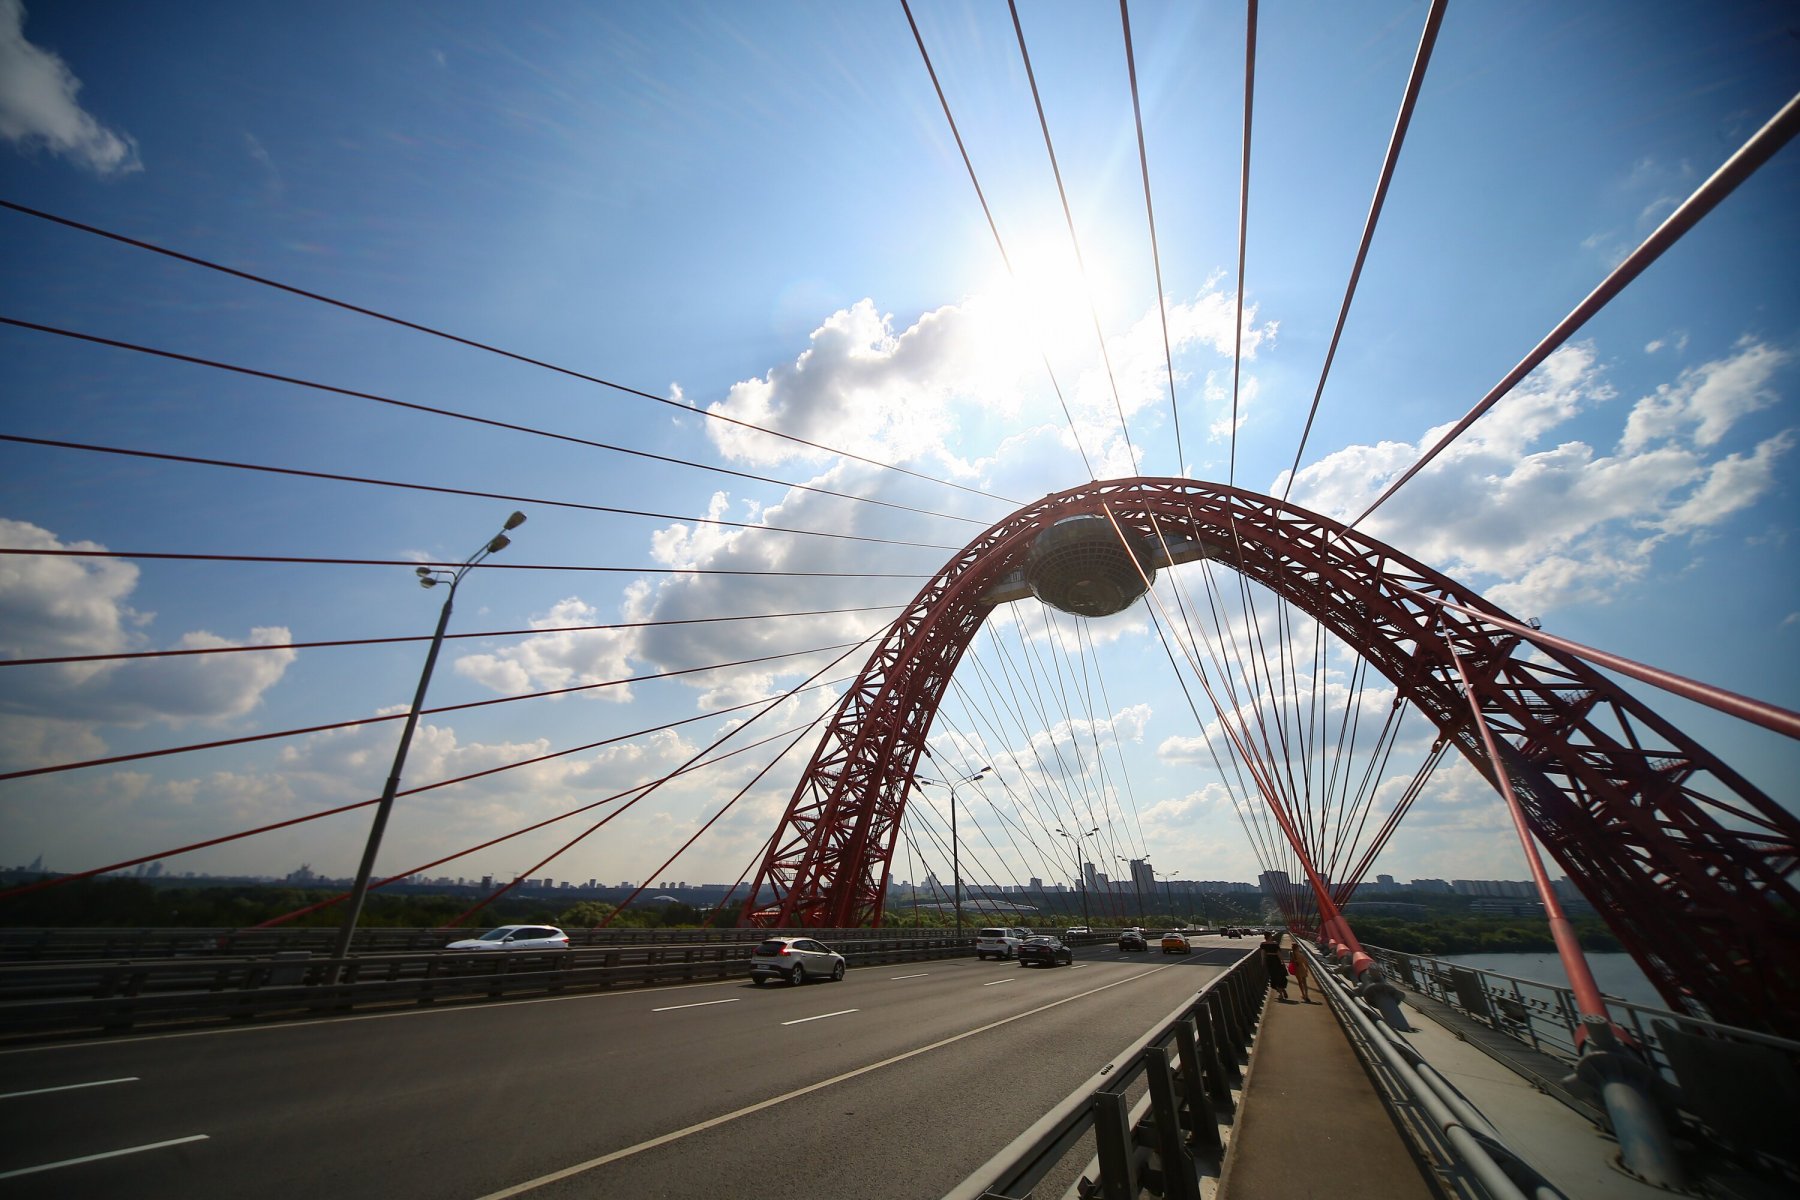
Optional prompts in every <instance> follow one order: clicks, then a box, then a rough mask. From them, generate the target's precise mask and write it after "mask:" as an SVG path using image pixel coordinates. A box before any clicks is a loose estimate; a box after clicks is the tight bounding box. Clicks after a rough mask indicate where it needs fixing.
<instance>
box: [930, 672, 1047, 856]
mask: <svg viewBox="0 0 1800 1200" xmlns="http://www.w3.org/2000/svg"><path fill="white" fill-rule="evenodd" d="M970 666H971V667H972V668H973V669H974V677H975V679H976V681H977V682H978V683H980V684H981V686H982V687H983V689H984V690H987V691H988V692H989V694H990V696H991V694H992V681H991V679H990V678H989V677H988V675H987V673H986V672H985V671H984V670H983V669H982V665H981V661H980V659H979V658H971V660H970ZM950 683H951V687H952V688H953V689H954V690H955V694H956V696H957V698H958V699H959V700H960V701H961V702H962V704H963V708H964V710H965V711H969V712H972V711H973V710H972V706H971V704H970V702H969V696H968V689H967V688H966V687H965V686H964V685H963V683H962V681H961V680H959V679H955V678H953V679H951V681H950ZM1021 726H1023V723H1022V722H1021ZM988 728H989V731H990V733H992V734H993V736H994V741H995V744H996V745H997V746H1003V745H1005V744H1006V738H1005V737H1004V736H1003V735H1002V734H1001V732H1000V731H999V729H998V728H997V727H996V724H995V723H994V722H993V721H992V718H991V716H990V718H989V725H988ZM990 759H991V761H992V762H994V763H996V764H998V763H1002V762H1004V763H1006V764H1007V765H1008V766H1010V767H1011V770H1010V771H1002V772H1001V773H1000V776H999V781H1000V787H1001V790H1002V791H1003V792H1004V793H1005V795H1006V798H1007V802H1008V803H1009V804H1011V805H1012V806H1013V809H1014V811H1015V812H1017V813H1018V814H1019V815H1020V816H1021V817H1024V818H1026V819H1028V820H1030V821H1032V822H1034V823H1035V824H1036V825H1037V828H1038V831H1039V833H1040V835H1042V836H1040V837H1033V836H1032V834H1031V833H1030V832H1029V831H1027V830H1025V829H1024V828H1023V827H1022V826H1019V825H1018V824H1017V822H1013V821H1009V824H1012V825H1013V826H1014V827H1015V828H1017V829H1018V830H1019V832H1020V833H1021V834H1023V835H1024V836H1025V837H1026V839H1027V840H1028V841H1031V842H1032V843H1033V844H1034V845H1037V844H1042V843H1043V839H1044V838H1045V837H1048V836H1050V833H1051V831H1052V830H1054V829H1055V828H1056V824H1057V822H1056V821H1055V820H1054V819H1051V818H1047V817H1046V816H1045V814H1044V805H1045V803H1046V802H1044V801H1041V800H1040V797H1039V796H1038V782H1037V780H1036V779H1035V778H1034V776H1033V773H1032V772H1030V771H1021V770H1020V769H1019V762H1018V758H1017V756H1016V755H1015V754H1013V753H1012V752H1010V751H1006V752H996V753H994V754H993V755H991V756H990ZM1015 783H1017V784H1018V785H1019V790H1020V795H1018V796H1015V795H1014V793H1013V785H1014V784H1015ZM996 811H999V810H998V809H997V810H996ZM1041 861H1042V862H1043V863H1044V865H1045V866H1049V865H1050V862H1049V860H1047V859H1046V860H1041Z"/></svg>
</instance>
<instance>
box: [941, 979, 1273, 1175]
mask: <svg viewBox="0 0 1800 1200" xmlns="http://www.w3.org/2000/svg"><path fill="white" fill-rule="evenodd" d="M1212 953H1218V954H1222V955H1230V956H1232V957H1233V958H1235V959H1236V961H1235V963H1234V965H1232V966H1231V967H1230V968H1229V969H1228V970H1226V971H1224V972H1223V973H1221V974H1219V975H1216V976H1214V977H1213V978H1212V979H1211V980H1209V981H1208V982H1207V983H1206V985H1205V987H1203V988H1202V989H1201V990H1200V992H1199V994H1198V995H1196V996H1195V997H1194V998H1193V999H1192V1000H1189V1001H1185V1002H1184V1003H1183V1004H1182V1005H1181V1007H1179V1008H1177V1009H1175V1010H1174V1011H1173V1012H1171V1013H1170V1014H1169V1015H1168V1016H1167V1017H1165V1018H1164V1019H1163V1020H1162V1021H1161V1022H1159V1023H1158V1024H1157V1026H1156V1027H1155V1028H1154V1029H1152V1030H1151V1031H1150V1032H1149V1033H1147V1034H1145V1035H1144V1036H1143V1037H1141V1038H1139V1039H1138V1040H1137V1041H1136V1042H1134V1043H1132V1045H1131V1046H1130V1047H1128V1048H1127V1049H1126V1050H1125V1051H1124V1053H1122V1054H1120V1055H1119V1056H1117V1057H1115V1058H1114V1059H1113V1060H1112V1061H1111V1062H1110V1063H1108V1064H1107V1065H1106V1066H1104V1067H1102V1068H1101V1069H1100V1071H1099V1072H1098V1073H1097V1074H1095V1075H1094V1076H1093V1077H1092V1078H1091V1079H1089V1080H1088V1081H1087V1082H1086V1083H1084V1084H1082V1085H1081V1086H1080V1087H1078V1088H1076V1089H1075V1091H1073V1092H1071V1093H1070V1094H1069V1096H1068V1097H1067V1098H1066V1099H1065V1100H1063V1102H1062V1103H1061V1104H1058V1105H1057V1106H1056V1107H1055V1108H1054V1109H1052V1110H1051V1111H1050V1112H1049V1113H1047V1114H1046V1115H1045V1116H1044V1117H1043V1118H1042V1119H1040V1120H1039V1121H1038V1122H1037V1123H1036V1124H1034V1125H1032V1127H1031V1128H1030V1129H1027V1130H1026V1131H1025V1132H1024V1133H1022V1134H1020V1135H1019V1136H1018V1137H1017V1138H1015V1139H1014V1140H1013V1142H1012V1143H1011V1144H1010V1145H1008V1146H1007V1147H1006V1148H1005V1149H1004V1150H1002V1151H1000V1153H998V1154H996V1155H995V1156H994V1157H993V1158H991V1159H989V1160H988V1161H987V1162H986V1163H984V1164H983V1165H982V1166H981V1167H980V1168H978V1169H977V1170H976V1171H975V1172H974V1174H972V1175H970V1176H969V1177H968V1178H967V1179H965V1180H963V1182H962V1183H961V1184H959V1185H957V1186H956V1187H955V1188H952V1189H951V1190H950V1191H949V1192H948V1193H947V1194H946V1195H945V1198H944V1200H1028V1198H1029V1197H1031V1196H1032V1195H1033V1194H1034V1189H1035V1188H1037V1187H1038V1185H1039V1184H1040V1183H1042V1182H1043V1181H1044V1179H1045V1178H1046V1177H1048V1176H1049V1175H1051V1174H1052V1173H1053V1172H1056V1171H1057V1170H1058V1168H1059V1167H1061V1166H1062V1165H1063V1162H1064V1160H1065V1159H1066V1158H1067V1157H1068V1156H1069V1155H1071V1154H1073V1153H1075V1152H1076V1151H1077V1150H1078V1149H1080V1148H1082V1147H1083V1146H1084V1145H1085V1144H1086V1141H1087V1139H1088V1138H1089V1136H1090V1135H1091V1136H1092V1138H1093V1141H1094V1146H1095V1149H1096V1152H1095V1153H1094V1154H1093V1156H1092V1158H1091V1159H1090V1161H1089V1162H1088V1164H1087V1166H1086V1168H1085V1170H1083V1172H1082V1174H1081V1181H1080V1182H1079V1183H1078V1184H1076V1185H1075V1188H1074V1189H1072V1192H1073V1193H1074V1194H1079V1195H1082V1196H1100V1197H1106V1200H1128V1198H1130V1197H1135V1196H1138V1195H1140V1194H1142V1193H1144V1192H1148V1193H1149V1194H1151V1195H1153V1196H1163V1197H1179V1198H1181V1200H1199V1197H1200V1180H1201V1178H1202V1177H1203V1176H1214V1177H1216V1176H1217V1174H1218V1172H1219V1167H1220V1164H1221V1162H1222V1160H1223V1158H1224V1154H1225V1143H1224V1139H1223V1137H1222V1136H1221V1134H1220V1123H1221V1121H1222V1120H1225V1119H1227V1118H1229V1116H1230V1114H1231V1113H1232V1112H1233V1111H1234V1110H1235V1108H1236V1099H1235V1098H1234V1096H1233V1089H1234V1088H1237V1087H1240V1086H1241V1085H1242V1083H1243V1068H1244V1065H1245V1064H1246V1063H1247V1062H1248V1061H1249V1054H1248V1048H1249V1045H1250V1041H1251V1038H1252V1036H1253V1035H1254V1033H1255V1030H1256V1026H1257V1022H1258V1021H1259V1020H1260V1019H1261V1016H1262V1011H1263V1003H1264V1001H1265V999H1266V998H1267V995H1268V988H1267V986H1266V984H1267V980H1266V977H1265V976H1264V974H1263V969H1262V964H1261V963H1260V962H1258V961H1257V956H1256V955H1255V954H1242V952H1240V951H1238V950H1236V949H1235V948H1234V949H1231V950H1218V951H1213V952H1212ZM1240 954H1241V957H1240ZM1140 1081H1141V1082H1143V1083H1144V1084H1146V1085H1147V1086H1146V1087H1145V1090H1144V1093H1143V1095H1142V1096H1141V1097H1140V1098H1139V1099H1138V1100H1137V1102H1136V1103H1135V1104H1134V1103H1132V1101H1131V1099H1130V1095H1129V1093H1130V1092H1131V1091H1133V1090H1134V1085H1136V1084H1138V1083H1139V1082H1140Z"/></svg>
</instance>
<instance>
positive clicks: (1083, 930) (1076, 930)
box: [1063, 925, 1094, 938]
mask: <svg viewBox="0 0 1800 1200" xmlns="http://www.w3.org/2000/svg"><path fill="white" fill-rule="evenodd" d="M1093 932H1094V931H1093V930H1092V929H1091V928H1089V927H1088V926H1086V925H1071V926H1069V927H1068V928H1067V929H1065V930H1063V936H1064V937H1066V938H1072V937H1088V936H1090V935H1092V933H1093Z"/></svg>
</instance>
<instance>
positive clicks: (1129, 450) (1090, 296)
mask: <svg viewBox="0 0 1800 1200" xmlns="http://www.w3.org/2000/svg"><path fill="white" fill-rule="evenodd" d="M1252 2H1254V0H1252ZM1006 11H1007V12H1008V13H1010V14H1011V15H1012V26H1013V36H1014V37H1015V38H1016V39H1017V40H1018V43H1019V59H1020V61H1021V62H1023V63H1024V64H1025V82H1026V83H1027V84H1029V85H1030V87H1031V102H1032V104H1033V106H1035V107H1036V109H1037V119H1038V128H1039V129H1040V130H1042V131H1043V134H1044V153H1046V154H1047V155H1049V156H1050V174H1051V175H1052V176H1053V177H1055V179H1056V197H1057V199H1058V200H1060V201H1061V202H1062V211H1063V224H1064V225H1066V226H1068V230H1069V246H1070V247H1071V248H1072V249H1073V250H1074V251H1075V269H1076V271H1077V272H1078V273H1079V274H1080V276H1081V284H1082V290H1083V291H1084V292H1086V293H1087V302H1088V313H1089V315H1091V316H1092V317H1093V319H1094V340H1095V341H1097V342H1098V343H1099V344H1100V361H1101V363H1102V365H1104V366H1105V368H1106V382H1107V385H1108V386H1109V387H1110V388H1111V389H1112V399H1113V411H1114V412H1115V413H1117V414H1118V417H1119V432H1120V434H1121V435H1122V436H1123V437H1124V439H1125V457H1126V459H1127V460H1128V461H1129V462H1130V463H1131V473H1132V474H1133V475H1136V474H1137V472H1138V455H1137V450H1136V449H1135V448H1134V447H1133V446H1132V444H1131V426H1130V425H1129V424H1128V423H1127V422H1126V420H1125V403H1124V401H1122V400H1120V399H1119V380H1118V376H1117V375H1116V374H1115V373H1114V371H1113V365H1112V354H1111V353H1110V352H1109V351H1108V350H1107V348H1106V331H1105V330H1103V329H1102V328H1101V327H1100V308H1099V305H1097V304H1096V303H1095V302H1094V289H1093V287H1092V286H1091V285H1089V283H1088V275H1087V260H1086V259H1085V258H1084V257H1082V253H1081V238H1080V237H1079V236H1077V235H1076V233H1075V214H1074V213H1073V212H1072V211H1071V210H1070V208H1069V189H1068V188H1066V187H1064V186H1063V177H1062V167H1061V166H1060V165H1058V163H1057V161H1056V145H1055V143H1054V142H1052V141H1051V139H1050V120H1049V118H1047V117H1046V116H1045V115H1044V98H1043V96H1042V95H1040V94H1039V92H1038V85H1037V72H1036V71H1034V70H1032V67H1031V52H1030V51H1029V50H1027V49H1026V48H1025V27H1024V26H1023V25H1021V24H1020V23H1019V5H1018V0H1006Z"/></svg>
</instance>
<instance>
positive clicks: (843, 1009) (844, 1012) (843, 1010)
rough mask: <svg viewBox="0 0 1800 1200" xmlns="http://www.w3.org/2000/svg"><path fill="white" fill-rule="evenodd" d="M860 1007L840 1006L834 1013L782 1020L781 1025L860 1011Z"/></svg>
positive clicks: (802, 1022) (804, 1022)
mask: <svg viewBox="0 0 1800 1200" xmlns="http://www.w3.org/2000/svg"><path fill="white" fill-rule="evenodd" d="M861 1011H862V1010H861V1009H860V1008H840V1009H838V1010H837V1011H836V1012H834V1013H820V1014H819V1015H818V1016H816V1017H801V1018H799V1019H798V1020H794V1021H783V1022H782V1024H783V1025H804V1024H806V1023H807V1022H808V1021H823V1020H824V1019H825V1018H826V1017H841V1016H843V1015H844V1014H846V1013H853V1012H861Z"/></svg>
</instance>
